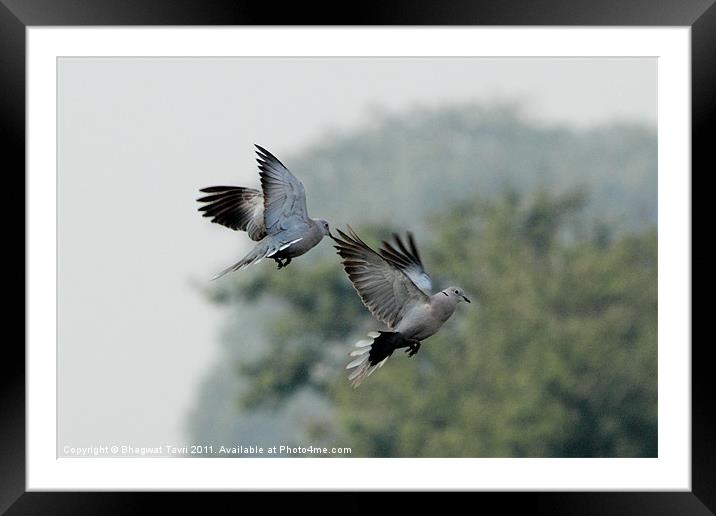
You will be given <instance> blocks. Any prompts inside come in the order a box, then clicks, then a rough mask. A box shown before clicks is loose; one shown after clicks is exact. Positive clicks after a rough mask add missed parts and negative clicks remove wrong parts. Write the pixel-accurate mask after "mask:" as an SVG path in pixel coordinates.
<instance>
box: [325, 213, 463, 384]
mask: <svg viewBox="0 0 716 516" xmlns="http://www.w3.org/2000/svg"><path fill="white" fill-rule="evenodd" d="M338 233H339V235H340V238H336V237H333V236H331V238H333V240H334V241H335V242H336V243H337V244H338V245H336V246H335V248H336V249H337V250H338V254H339V255H340V256H341V257H342V258H343V262H342V263H343V268H344V270H345V271H346V273H347V274H348V277H349V278H350V280H351V282H352V283H353V286H354V287H355V289H356V291H357V292H358V295H359V296H360V298H361V300H362V301H363V304H364V305H365V306H366V307H367V308H368V310H370V313H371V314H373V316H375V318H376V319H378V320H380V321H381V322H383V323H385V324H386V325H387V326H388V327H389V328H390V329H391V331H379V332H370V333H368V339H366V340H361V341H359V342H357V343H356V349H355V350H353V351H352V352H351V356H353V357H356V358H355V359H354V360H352V361H351V362H350V363H349V364H348V365H347V366H346V369H354V370H353V371H352V372H351V373H350V375H349V376H348V379H349V380H351V381H352V383H353V387H358V385H360V384H361V382H363V380H365V379H366V378H367V377H368V376H370V375H371V374H372V373H373V371H375V370H376V369H377V368H379V367H382V366H383V364H384V363H385V361H386V360H388V357H389V356H390V355H392V354H393V351H395V350H396V349H399V348H407V349H406V352H407V353H408V355H409V356H413V355H415V354H416V353H417V352H418V350H419V349H420V344H421V341H423V340H425V339H427V338H428V337H430V336H431V335H434V334H435V333H436V332H437V331H438V330H439V329H440V327H441V326H442V325H443V324H444V323H445V321H447V320H448V319H449V318H450V316H451V315H452V314H453V312H455V308H456V307H457V305H458V303H460V302H462V301H466V302H468V303H469V302H470V300H469V299H468V298H467V297H466V296H465V294H464V293H463V290H462V289H461V288H460V287H449V288H446V289H444V290H441V291H440V292H438V293H436V294H433V293H432V280H431V279H430V276H429V275H428V274H427V273H426V272H425V268H424V267H423V263H422V261H421V260H420V255H419V254H418V249H417V247H416V245H415V241H414V240H413V235H412V234H410V233H408V245H407V246H406V245H405V244H404V243H403V241H402V240H401V239H400V237H399V236H398V235H393V237H394V239H395V245H391V244H389V243H388V242H383V247H382V248H381V249H380V252H379V253H378V252H375V251H374V250H373V249H371V248H370V247H369V246H368V245H367V244H366V243H365V242H363V240H361V239H360V237H359V236H358V235H357V234H356V233H355V231H353V229H352V228H351V227H350V226H349V227H348V234H346V233H344V232H342V231H341V230H338Z"/></svg>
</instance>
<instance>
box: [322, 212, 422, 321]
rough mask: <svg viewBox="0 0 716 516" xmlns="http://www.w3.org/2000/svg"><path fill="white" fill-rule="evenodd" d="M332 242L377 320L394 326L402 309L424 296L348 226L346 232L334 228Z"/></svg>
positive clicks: (401, 272) (365, 303) (352, 280)
mask: <svg viewBox="0 0 716 516" xmlns="http://www.w3.org/2000/svg"><path fill="white" fill-rule="evenodd" d="M338 234H339V235H340V237H341V238H335V237H333V239H334V240H335V242H336V243H337V244H338V245H336V246H334V247H335V248H336V249H337V250H338V254H339V255H340V256H341V257H342V258H343V262H342V263H343V268H344V269H345V271H346V274H348V277H349V278H350V280H351V282H352V283H353V286H354V287H355V289H356V291H357V292H358V295H359V296H360V298H361V300H362V301H363V304H364V305H365V306H366V307H367V308H368V310H370V313H372V314H373V315H374V316H375V317H376V318H377V319H378V320H380V321H382V322H384V323H385V324H387V325H388V326H390V327H391V328H394V327H395V326H396V325H397V324H398V322H400V320H401V319H402V318H403V316H404V315H405V313H406V312H407V311H408V310H409V309H410V307H412V306H413V305H414V304H415V303H418V302H426V303H427V302H429V300H430V299H429V298H428V296H426V295H425V293H424V292H423V291H422V290H420V289H419V288H418V287H416V286H415V284H414V283H413V282H412V281H411V280H410V278H408V276H407V275H406V274H405V273H404V272H403V271H402V270H400V268H398V267H396V266H394V265H392V264H391V263H390V262H388V261H387V260H386V259H385V258H383V257H382V256H381V255H380V254H378V253H376V252H375V251H374V250H373V249H371V248H370V247H369V246H368V245H367V244H366V243H365V242H363V241H362V240H361V239H360V237H359V236H358V235H357V234H356V233H355V231H353V229H352V228H351V227H350V226H348V234H346V233H344V232H342V231H341V230H338Z"/></svg>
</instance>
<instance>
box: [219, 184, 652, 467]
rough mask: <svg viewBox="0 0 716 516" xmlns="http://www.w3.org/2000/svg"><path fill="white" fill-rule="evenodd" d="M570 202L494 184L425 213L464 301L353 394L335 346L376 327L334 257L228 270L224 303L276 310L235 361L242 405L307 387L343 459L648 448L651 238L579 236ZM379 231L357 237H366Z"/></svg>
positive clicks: (644, 451) (442, 270)
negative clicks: (330, 409) (324, 411)
mask: <svg viewBox="0 0 716 516" xmlns="http://www.w3.org/2000/svg"><path fill="white" fill-rule="evenodd" d="M583 199H584V197H583V195H581V194H566V195H564V196H559V197H551V196H550V195H548V194H546V193H539V194H538V195H535V196H532V197H531V198H529V199H522V198H521V197H520V196H519V195H518V194H515V193H509V194H507V195H505V196H503V197H501V198H499V199H497V200H494V201H484V200H482V201H481V200H477V199H476V200H474V201H473V202H470V203H465V204H464V205H461V206H459V207H457V209H455V210H450V211H449V212H446V213H445V214H444V215H443V216H442V217H440V218H438V219H436V220H435V221H434V223H433V228H432V230H433V234H434V235H435V238H434V240H433V241H432V243H431V245H429V246H427V247H426V246H423V250H422V252H423V254H424V260H425V261H426V264H427V266H428V267H429V270H430V272H432V273H433V276H434V280H435V283H436V285H438V286H439V287H438V288H443V287H445V286H447V285H448V284H458V285H460V286H462V287H463V288H465V290H466V292H468V293H470V294H471V295H472V296H473V298H474V299H475V301H476V303H473V304H472V305H461V306H460V308H459V310H458V312H457V313H456V314H455V315H454V316H453V318H452V319H451V320H450V321H449V322H448V323H447V324H446V325H445V327H444V328H443V329H442V330H441V331H440V332H439V333H438V334H437V335H435V336H434V337H432V338H430V339H429V340H427V341H426V345H424V346H423V348H422V349H421V352H420V353H419V354H418V355H417V356H416V357H415V358H413V359H409V358H408V357H406V356H405V355H403V354H402V353H396V354H395V355H394V357H393V358H391V359H390V360H389V361H388V362H387V363H386V366H385V367H383V368H382V369H381V370H380V371H379V372H377V373H376V374H375V375H373V376H371V378H370V379H369V380H368V381H366V382H365V383H364V384H363V385H362V386H361V387H360V389H358V390H355V391H354V390H352V389H351V388H350V387H349V384H348V382H347V381H346V378H345V371H344V370H343V368H344V365H345V362H346V361H347V357H346V354H347V352H348V351H349V350H350V345H351V344H352V342H353V341H355V340H357V339H358V338H360V336H361V335H362V333H363V332H364V331H366V330H368V329H369V328H371V327H372V326H376V327H377V324H371V323H370V320H369V318H368V317H367V315H366V314H367V312H366V310H365V309H364V308H363V307H362V305H361V303H360V300H359V299H358V297H357V296H356V295H355V293H354V292H353V290H352V287H351V286H350V283H349V282H348V279H347V278H346V277H345V276H344V274H343V273H342V271H341V269H340V268H339V267H338V258H337V257H336V258H334V259H326V260H324V261H321V262H320V263H317V264H311V262H310V260H302V261H301V265H300V266H298V261H297V262H296V263H297V266H296V269H295V270H293V271H290V272H289V271H281V272H276V271H274V270H266V269H264V270H263V271H262V272H261V273H260V274H257V275H254V276H253V277H250V276H248V275H246V276H245V277H242V278H241V279H240V280H239V281H237V282H235V283H233V284H231V286H230V287H229V289H230V293H229V294H228V295H226V297H225V299H232V298H234V296H238V297H243V298H245V299H247V300H253V301H255V300H256V299H257V296H258V297H260V296H266V297H268V298H271V299H276V300H277V301H276V302H279V301H278V300H282V301H281V302H282V303H284V304H285V308H284V309H283V310H282V311H281V317H280V318H279V319H277V320H275V321H274V323H272V325H271V327H270V328H268V337H269V347H268V349H267V350H266V353H265V354H263V355H262V356H261V357H260V358H259V359H258V360H257V361H254V362H252V363H249V364H244V365H243V367H242V374H244V375H245V376H246V377H248V378H249V380H250V381H249V384H250V385H251V388H250V389H249V390H248V391H247V393H246V395H245V396H244V398H243V401H244V403H245V405H244V407H245V408H246V407H257V406H261V405H262V404H264V403H278V402H280V401H282V400H286V399H290V397H291V396H293V395H294V394H295V393H296V392H298V391H299V390H301V389H312V390H314V391H316V392H317V393H320V394H321V395H322V396H326V397H328V398H329V399H330V400H331V401H332V403H333V404H334V406H335V413H336V416H335V423H334V424H335V425H336V428H334V429H332V430H330V431H329V430H327V429H319V430H321V431H322V432H323V434H324V438H325V436H326V435H327V436H328V439H335V438H337V437H336V436H341V437H342V438H343V439H344V441H343V442H346V443H350V445H351V446H353V454H354V456H355V455H361V456H387V457H395V456H398V457H425V456H430V457H432V456H435V457H460V456H475V457H485V456H490V457H542V456H547V457H571V456H588V457H594V456H598V457H608V456H629V457H632V456H655V455H656V451H657V441H656V438H657V426H656V415H657V414H656V406H657V404H656V387H657V383H656V371H657V367H656V366H657V363H656V316H657V291H656V274H657V260H656V256H657V255H656V232H655V231H648V232H646V233H644V234H641V235H624V236H621V237H620V238H618V239H614V240H611V241H609V242H608V243H605V239H604V235H603V234H602V232H603V228H602V229H601V230H600V231H586V232H584V233H580V232H579V230H578V229H575V227H574V226H575V225H576V226H579V225H578V224H574V222H575V221H576V220H577V219H578V217H577V215H578V213H579V210H580V209H581V207H582V205H583V203H584V201H583ZM389 229H393V228H386V229H385V231H382V232H381V231H376V230H375V229H373V230H371V229H370V228H367V229H366V231H363V228H361V232H362V233H365V234H366V235H368V236H367V237H366V238H367V239H368V240H369V241H373V242H374V243H376V242H377V239H376V236H385V235H387V234H388V230H389ZM560 234H566V235H569V236H568V237H566V236H562V237H560ZM292 265H293V264H292ZM289 270H290V269H289ZM336 351H338V352H336ZM314 431H315V432H318V430H316V429H314Z"/></svg>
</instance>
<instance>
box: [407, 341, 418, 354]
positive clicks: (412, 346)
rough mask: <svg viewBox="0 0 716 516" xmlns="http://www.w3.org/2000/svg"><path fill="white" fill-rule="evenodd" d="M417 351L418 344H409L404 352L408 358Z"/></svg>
mask: <svg viewBox="0 0 716 516" xmlns="http://www.w3.org/2000/svg"><path fill="white" fill-rule="evenodd" d="M418 351H420V342H411V343H410V345H409V346H408V349H406V350H405V352H406V353H407V354H408V356H409V357H414V356H415V355H417V354H418Z"/></svg>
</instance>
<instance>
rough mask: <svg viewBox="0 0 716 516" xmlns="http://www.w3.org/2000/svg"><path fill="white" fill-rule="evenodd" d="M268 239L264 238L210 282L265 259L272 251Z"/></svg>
mask: <svg viewBox="0 0 716 516" xmlns="http://www.w3.org/2000/svg"><path fill="white" fill-rule="evenodd" d="M268 240H269V239H268V238H264V239H263V240H261V241H260V242H259V243H258V244H256V246H255V247H254V248H253V249H252V250H251V251H249V253H248V254H247V255H246V256H244V257H243V258H242V259H241V260H239V261H238V262H236V263H235V264H233V265H231V266H229V267H227V268H226V269H224V270H223V271H221V272H220V273H218V274H217V275H216V276H214V277H213V278H211V279H212V280H215V279H219V278H220V277H222V276H224V275H225V274H228V273H230V272H234V271H239V270H241V269H243V268H244V267H248V266H249V265H251V264H254V263H259V262H260V261H261V260H263V259H264V258H266V255H268V254H269V253H271V251H272V250H273V246H271V245H270V242H269V241H268Z"/></svg>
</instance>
